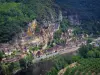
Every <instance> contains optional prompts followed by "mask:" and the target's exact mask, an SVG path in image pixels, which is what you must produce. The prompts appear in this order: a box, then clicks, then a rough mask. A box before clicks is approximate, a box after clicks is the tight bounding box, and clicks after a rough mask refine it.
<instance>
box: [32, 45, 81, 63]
mask: <svg viewBox="0 0 100 75" xmlns="http://www.w3.org/2000/svg"><path fill="white" fill-rule="evenodd" d="M80 46H81V44H79V45H78V46H77V47H76V46H75V45H73V46H72V47H66V48H64V49H61V50H60V51H59V52H56V53H51V54H49V55H42V56H41V57H39V58H37V57H36V58H34V60H33V63H35V62H38V61H40V60H42V59H46V58H49V57H52V56H55V55H57V54H60V55H62V54H65V53H71V52H75V51H77V50H78V49H79V48H80Z"/></svg>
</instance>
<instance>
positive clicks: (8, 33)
mask: <svg viewBox="0 0 100 75" xmlns="http://www.w3.org/2000/svg"><path fill="white" fill-rule="evenodd" d="M59 8H62V11H67V12H68V14H67V15H69V14H73V15H74V14H78V16H79V19H80V20H81V22H82V25H81V27H82V28H83V30H85V31H84V32H86V33H88V34H92V33H93V34H97V35H98V34H100V32H99V31H100V29H99V25H100V20H99V19H100V14H99V13H100V11H99V9H100V1H99V0H88V1H87V0H74V1H73V0H46V1H45V0H0V43H4V42H8V41H9V40H12V38H13V37H14V36H15V35H16V34H18V33H19V32H20V31H21V30H23V28H25V27H27V24H28V23H29V22H31V21H32V20H33V19H37V20H39V21H43V20H52V18H51V15H53V16H54V17H57V13H58V9H59ZM72 11H73V12H72ZM40 23H41V22H40Z"/></svg>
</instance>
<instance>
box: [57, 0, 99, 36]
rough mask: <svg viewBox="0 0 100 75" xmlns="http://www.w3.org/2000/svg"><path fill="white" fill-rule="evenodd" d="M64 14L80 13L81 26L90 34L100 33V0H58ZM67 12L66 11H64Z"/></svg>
mask: <svg viewBox="0 0 100 75" xmlns="http://www.w3.org/2000/svg"><path fill="white" fill-rule="evenodd" d="M56 3H58V5H60V7H61V8H62V11H63V14H64V15H65V14H66V12H67V16H68V15H75V14H78V16H79V17H78V18H79V19H80V21H81V27H82V29H83V30H85V31H84V32H86V33H88V34H95V35H98V34H100V28H99V26H100V14H99V13H100V0H56ZM64 12H65V13H64Z"/></svg>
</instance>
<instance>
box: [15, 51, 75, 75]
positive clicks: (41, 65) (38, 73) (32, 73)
mask: <svg viewBox="0 0 100 75" xmlns="http://www.w3.org/2000/svg"><path fill="white" fill-rule="evenodd" d="M73 54H75V52H73V53H69V54H64V55H61V56H64V57H65V56H66V58H67V56H72V55H73ZM53 66H54V62H53V60H52V59H50V60H45V61H41V62H38V63H35V64H33V65H32V66H30V67H29V68H28V69H26V70H21V71H19V72H18V73H16V74H15V75H46V73H47V72H48V71H49V70H50V69H51V68H52V67H53Z"/></svg>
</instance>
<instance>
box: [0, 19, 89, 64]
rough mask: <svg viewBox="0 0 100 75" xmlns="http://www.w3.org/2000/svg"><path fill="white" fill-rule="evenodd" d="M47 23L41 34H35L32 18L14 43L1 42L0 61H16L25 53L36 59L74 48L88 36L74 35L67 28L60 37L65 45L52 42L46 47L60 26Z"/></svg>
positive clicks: (83, 42)
mask: <svg viewBox="0 0 100 75" xmlns="http://www.w3.org/2000/svg"><path fill="white" fill-rule="evenodd" d="M49 24H50V25H49V26H48V27H45V28H42V30H41V34H39V35H36V34H35V29H36V27H37V21H36V20H33V21H32V22H31V23H29V25H28V29H27V31H26V32H22V33H21V34H20V40H18V39H16V40H15V43H13V44H1V45H0V50H2V52H4V58H3V59H2V62H4V63H8V62H10V63H11V62H16V61H19V60H20V59H22V58H25V57H26V56H27V54H32V56H33V57H34V59H36V58H41V57H43V56H44V55H50V54H51V55H52V54H53V53H56V54H57V53H61V51H62V52H63V51H65V53H66V51H67V50H70V49H75V48H76V47H79V46H81V45H82V44H86V40H85V39H84V38H85V37H88V35H87V36H85V35H81V36H80V37H74V35H73V31H74V29H73V28H69V29H68V31H67V33H66V34H63V33H62V34H61V39H64V40H65V41H66V43H65V46H62V45H55V44H54V46H53V47H52V48H47V47H48V42H50V41H52V40H53V36H54V33H55V32H56V31H57V30H59V27H60V23H58V24H57V23H56V24H55V23H49ZM73 46H74V48H73ZM72 51H73V50H72ZM63 53H64V52H63ZM45 57H46V56H45ZM34 59H33V60H34Z"/></svg>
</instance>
